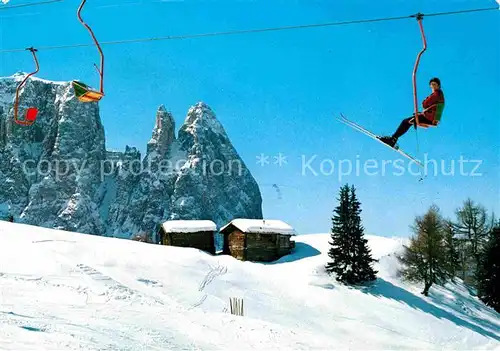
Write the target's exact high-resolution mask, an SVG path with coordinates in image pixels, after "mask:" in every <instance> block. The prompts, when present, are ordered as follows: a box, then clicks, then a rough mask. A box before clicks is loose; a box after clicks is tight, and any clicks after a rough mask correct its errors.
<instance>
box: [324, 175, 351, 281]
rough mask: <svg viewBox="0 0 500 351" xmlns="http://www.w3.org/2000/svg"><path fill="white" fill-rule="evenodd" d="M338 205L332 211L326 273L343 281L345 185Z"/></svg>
mask: <svg viewBox="0 0 500 351" xmlns="http://www.w3.org/2000/svg"><path fill="white" fill-rule="evenodd" d="M337 200H338V201H339V205H338V206H337V207H336V208H335V210H334V215H333V217H332V228H331V234H330V237H331V241H329V242H328V243H329V244H330V250H329V251H328V256H329V257H330V258H331V261H330V262H328V263H327V265H326V271H327V272H328V273H335V274H336V276H337V280H339V281H343V280H345V277H344V274H345V270H346V268H347V264H348V261H349V257H348V254H349V248H348V245H349V242H348V237H349V233H350V227H349V187H348V186H347V185H345V186H343V187H342V188H341V189H340V194H339V197H338V198H337Z"/></svg>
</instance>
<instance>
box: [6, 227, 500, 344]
mask: <svg viewBox="0 0 500 351" xmlns="http://www.w3.org/2000/svg"><path fill="white" fill-rule="evenodd" d="M367 238H368V239H369V245H370V247H371V249H372V253H373V255H374V257H375V258H378V259H379V262H378V263H377V264H376V266H375V268H376V269H377V270H378V271H379V273H378V277H379V278H378V280H377V281H376V283H375V284H374V286H373V287H371V288H367V289H363V290H362V289H355V288H350V287H345V286H342V285H339V284H337V283H336V282H335V281H334V280H333V279H332V278H330V277H328V276H327V274H326V273H325V270H324V264H325V263H326V262H327V261H328V256H327V251H328V240H329V236H328V234H312V235H299V236H297V237H295V239H296V249H295V251H294V252H293V254H291V255H288V256H286V257H283V258H282V259H281V260H279V261H277V262H274V263H269V264H261V263H252V262H241V261H238V260H236V259H234V258H232V257H229V256H211V255H209V254H206V253H204V252H202V251H199V250H196V249H191V248H178V247H167V246H160V245H150V244H145V243H140V242H134V241H130V240H121V239H116V238H106V237H99V236H91V235H82V234H75V233H68V232H64V231H56V230H50V229H45V228H38V227H33V226H28V225H22V224H11V223H7V222H0V349H6V350H22V349H57V350H81V349H84V350H194V349H196V350H200V349H201V350H280V349H283V350H495V349H496V350H498V349H499V347H500V318H499V315H498V314H497V313H496V312H494V311H493V310H492V309H490V308H488V307H486V306H485V305H484V304H482V303H481V302H480V301H479V300H478V299H477V298H476V297H474V296H471V295H470V293H469V291H468V290H467V289H466V287H465V286H463V285H461V284H460V283H457V284H447V285H446V286H444V287H433V288H431V291H430V295H429V297H425V296H423V295H421V294H420V291H421V289H422V287H421V286H414V285H408V284H405V283H403V282H401V281H400V280H399V278H398V277H397V274H396V273H397V269H398V263H397V259H396V255H397V254H398V252H399V250H401V247H402V243H403V242H404V241H403V240H402V239H398V238H384V237H377V236H367ZM231 297H235V298H241V299H243V309H244V316H234V315H231V314H230V313H229V312H228V310H229V299H230V298H231Z"/></svg>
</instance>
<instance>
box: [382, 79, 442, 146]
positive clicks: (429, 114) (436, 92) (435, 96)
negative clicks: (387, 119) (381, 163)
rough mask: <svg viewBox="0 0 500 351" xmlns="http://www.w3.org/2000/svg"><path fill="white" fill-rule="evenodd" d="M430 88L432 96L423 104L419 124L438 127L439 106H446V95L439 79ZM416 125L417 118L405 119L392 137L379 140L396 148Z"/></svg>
mask: <svg viewBox="0 0 500 351" xmlns="http://www.w3.org/2000/svg"><path fill="white" fill-rule="evenodd" d="M429 84H430V87H431V89H432V94H430V95H429V96H428V97H427V98H426V99H425V100H424V101H423V102H422V106H423V107H424V111H423V112H420V113H419V114H418V123H419V124H425V125H429V126H437V125H438V123H439V119H440V117H441V116H439V118H436V117H437V116H436V112H437V108H438V107H437V104H440V103H442V104H444V94H443V91H442V90H441V82H440V80H439V78H432V79H431V80H430V81H429ZM441 112H442V109H441V110H440V111H439V113H441ZM414 124H415V116H412V117H408V118H405V119H403V121H401V124H400V125H399V127H398V129H397V130H396V132H395V133H394V134H393V135H392V136H383V137H380V138H379V139H380V140H381V141H383V142H384V143H386V144H387V145H389V146H391V147H394V145H396V143H397V141H398V139H399V138H400V137H401V136H402V135H403V134H405V133H406V132H407V131H408V129H410V127H411V126H412V125H414Z"/></svg>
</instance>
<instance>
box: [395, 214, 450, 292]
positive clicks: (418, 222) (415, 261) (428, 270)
mask: <svg viewBox="0 0 500 351" xmlns="http://www.w3.org/2000/svg"><path fill="white" fill-rule="evenodd" d="M444 225H445V224H444V221H443V219H442V217H441V215H440V213H439V208H438V207H437V206H431V208H430V209H429V210H428V211H427V213H426V214H425V215H424V216H423V217H420V216H418V217H417V218H416V219H415V224H414V226H413V231H414V234H415V235H414V236H413V237H412V238H411V239H410V245H409V246H408V247H407V248H406V250H405V253H404V254H403V257H402V258H401V261H402V263H403V265H404V267H403V268H402V269H401V273H402V276H403V278H404V279H406V280H408V281H412V282H423V283H424V290H423V291H422V294H424V295H426V296H427V295H428V293H429V289H430V288H431V286H432V285H433V284H439V283H442V282H444V281H446V280H447V278H448V277H449V275H448V272H447V268H448V267H447V261H446V255H445V254H444V252H445V240H444V237H445V235H444Z"/></svg>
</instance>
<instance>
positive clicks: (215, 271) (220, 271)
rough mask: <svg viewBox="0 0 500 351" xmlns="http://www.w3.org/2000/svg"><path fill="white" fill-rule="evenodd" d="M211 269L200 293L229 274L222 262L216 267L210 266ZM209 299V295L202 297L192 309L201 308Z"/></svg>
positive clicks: (202, 282)
mask: <svg viewBox="0 0 500 351" xmlns="http://www.w3.org/2000/svg"><path fill="white" fill-rule="evenodd" d="M209 267H210V269H209V271H208V273H207V274H206V275H205V277H204V278H203V280H202V281H201V283H200V285H199V287H198V291H200V292H203V291H204V290H205V288H206V287H207V286H208V285H209V284H210V283H212V282H213V281H214V279H215V278H217V277H219V276H221V275H224V274H226V273H227V267H226V266H224V265H221V264H220V262H217V265H216V266H215V267H214V266H212V265H209ZM207 297H208V294H206V293H204V294H203V296H202V297H201V299H200V300H199V301H198V302H196V303H194V304H193V305H192V306H191V308H190V309H193V308H196V307H200V306H201V305H202V304H203V303H204V302H205V300H206V299H207Z"/></svg>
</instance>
